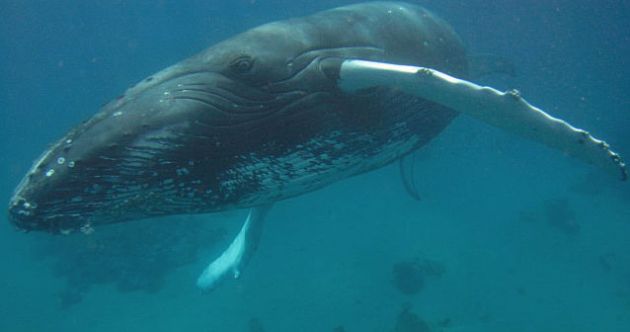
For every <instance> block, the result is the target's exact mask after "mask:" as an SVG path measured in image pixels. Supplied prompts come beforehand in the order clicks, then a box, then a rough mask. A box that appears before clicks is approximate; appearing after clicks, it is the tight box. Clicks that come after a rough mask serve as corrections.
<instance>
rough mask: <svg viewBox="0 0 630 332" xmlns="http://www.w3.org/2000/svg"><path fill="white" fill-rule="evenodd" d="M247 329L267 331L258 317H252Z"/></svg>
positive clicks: (254, 331)
mask: <svg viewBox="0 0 630 332" xmlns="http://www.w3.org/2000/svg"><path fill="white" fill-rule="evenodd" d="M247 331H248V332H265V329H264V328H263V325H262V322H261V321H260V319H258V318H255V317H253V318H250V319H249V322H247Z"/></svg>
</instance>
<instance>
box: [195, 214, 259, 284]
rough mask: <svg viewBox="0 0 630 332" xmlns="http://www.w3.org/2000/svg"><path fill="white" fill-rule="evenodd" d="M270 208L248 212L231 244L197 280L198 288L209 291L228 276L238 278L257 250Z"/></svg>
mask: <svg viewBox="0 0 630 332" xmlns="http://www.w3.org/2000/svg"><path fill="white" fill-rule="evenodd" d="M270 208H271V206H270V205H268V206H261V207H254V208H251V209H250V210H249V214H248V215H247V219H245V222H244V223H243V226H242V227H241V229H240V231H239V232H238V234H237V235H236V237H235V238H234V240H232V243H230V245H229V246H228V247H227V249H225V251H223V253H222V254H221V255H220V256H219V257H218V258H217V259H215V260H214V261H212V262H211V263H210V264H209V265H208V266H207V267H206V268H205V270H204V271H203V272H202V273H201V275H200V276H199V278H198V279H197V286H198V287H199V288H201V289H204V290H210V289H213V288H214V287H216V285H217V284H218V283H219V282H221V281H222V280H223V279H225V278H226V277H229V276H230V275H231V276H232V277H233V278H238V277H239V276H240V274H241V271H242V269H243V268H244V267H245V265H246V264H247V263H248V262H249V259H250V258H251V257H252V255H253V254H254V252H255V251H256V248H258V243H259V242H260V236H261V234H262V230H263V224H264V220H265V216H266V214H267V212H268V211H269V209H270Z"/></svg>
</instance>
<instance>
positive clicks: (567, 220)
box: [544, 198, 580, 235]
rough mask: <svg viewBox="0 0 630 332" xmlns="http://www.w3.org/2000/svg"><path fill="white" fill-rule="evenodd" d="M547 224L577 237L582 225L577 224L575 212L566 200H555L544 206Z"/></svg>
mask: <svg viewBox="0 0 630 332" xmlns="http://www.w3.org/2000/svg"><path fill="white" fill-rule="evenodd" d="M544 211H545V217H546V219H547V223H548V224H549V225H551V226H553V227H555V228H556V229H558V230H561V231H562V232H563V233H565V234H568V235H576V234H578V233H579V232H580V224H579V223H578V222H577V218H576V216H575V212H573V210H572V209H571V206H570V205H569V200H568V199H566V198H561V199H553V200H549V201H546V202H545V204H544Z"/></svg>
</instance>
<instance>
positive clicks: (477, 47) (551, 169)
mask: <svg viewBox="0 0 630 332" xmlns="http://www.w3.org/2000/svg"><path fill="white" fill-rule="evenodd" d="M355 2H357V1H339V0H337V1H332V0H320V1H302V0H293V1H289V0H283V1H280V0H274V1H266V0H233V1H216V0H215V1H208V0H205V1H202V0H197V1H175V0H162V1H129V0H128V1H115V0H104V1H97V0H91V1H78V0H75V1H71V0H57V1H44V0H40V1H34V0H0V116H1V118H2V121H1V122H0V126H1V127H0V144H2V145H1V147H2V150H1V151H2V152H1V153H0V169H1V171H0V175H1V177H0V201H3V202H7V203H8V201H9V198H10V196H11V193H12V190H13V188H15V186H16V185H17V184H18V182H19V180H20V179H21V177H22V176H23V175H24V174H25V172H26V171H27V170H28V168H29V167H30V165H31V163H32V161H33V160H34V159H35V158H36V157H37V156H38V155H39V153H41V152H42V151H43V150H44V149H45V148H46V147H47V145H48V144H50V143H51V142H53V141H54V140H56V139H58V138H59V137H61V136H62V135H63V134H64V133H65V132H66V131H67V130H69V129H70V128H71V127H72V126H73V125H75V124H77V123H79V122H80V121H82V120H85V119H87V118H88V117H89V116H91V115H92V114H94V113H95V112H96V111H97V110H98V108H99V107H100V106H101V105H103V104H104V103H106V102H108V101H109V100H111V99H113V98H114V97H116V96H117V95H119V94H120V93H121V92H123V91H124V90H125V89H126V88H127V87H129V86H131V85H133V84H135V83H136V82H137V81H139V80H140V79H142V78H144V77H146V76H147V75H149V74H151V73H154V72H156V71H158V70H160V69H162V68H164V67H166V66H168V65H170V64H173V63H175V62H177V61H179V60H181V59H183V58H185V57H188V56H190V55H193V54H195V53H196V52H198V51H200V50H202V49H204V48H205V47H207V46H209V45H211V44H213V43H216V42H218V41H220V40H222V39H225V38H228V37H230V36H232V35H234V34H236V33H238V32H241V31H243V30H245V29H248V28H251V27H255V26H257V25H259V24H262V23H265V22H269V21H273V20H279V19H285V18H290V17H297V16H303V15H308V14H311V13H313V12H316V11H319V10H323V9H327V8H331V7H335V6H340V5H345V4H350V3H355ZM409 2H412V3H417V4H420V5H423V6H425V7H427V8H428V9H430V10H432V11H434V12H435V13H437V14H438V15H439V16H441V17H442V18H444V19H445V20H447V21H448V22H449V23H451V24H452V26H453V27H454V28H455V30H456V31H457V32H458V33H459V34H460V35H461V37H462V38H463V40H464V42H465V44H466V45H467V48H468V50H469V53H470V54H494V55H500V56H503V57H506V58H508V59H509V60H510V61H511V62H513V63H514V64H515V65H516V70H517V76H515V77H510V76H503V75H497V76H492V77H486V78H484V79H482V80H478V82H481V83H484V84H488V85H492V86H494V87H496V88H499V89H508V88H517V89H519V90H520V91H521V93H522V94H523V95H524V97H525V98H526V99H527V100H528V101H530V102H531V103H533V104H534V105H536V106H539V107H541V108H542V109H544V110H546V111H548V112H549V113H552V114H553V115H556V116H558V117H561V118H563V119H565V120H567V121H569V122H570V123H572V124H574V125H576V126H577V127H581V128H585V129H588V130H589V131H591V132H592V133H593V134H594V135H595V136H596V137H598V138H602V139H605V140H606V141H607V142H608V143H610V144H611V146H612V147H613V149H616V150H617V151H618V152H620V153H621V154H622V156H625V157H626V158H627V159H628V158H630V116H629V112H630V97H628V92H627V90H628V89H629V88H630V63H629V59H630V57H629V54H630V28H629V27H630V2H629V1H623V0H618V1H615V0H603V1H596V0H550V1H534V0H526V1H508V0H505V1H485V0H466V1H463V0H460V1H449V0H433V1H430V0H426V1H409ZM415 177H416V181H417V185H418V189H419V191H420V195H421V197H422V200H421V201H420V202H418V201H416V200H414V199H412V198H411V197H410V196H409V195H407V194H406V192H405V190H404V187H403V186H402V183H401V180H400V176H399V173H398V166H397V165H396V164H394V165H390V166H387V167H384V168H382V169H380V170H378V171H375V172H371V173H368V174H364V175H361V176H357V177H353V178H350V179H347V180H344V181H341V182H338V183H336V184H334V185H332V186H329V187H327V188H325V189H323V190H319V191H317V192H314V193H311V194H307V195H303V196H301V197H298V198H294V199H290V200H287V201H283V202H280V203H278V204H276V205H275V207H274V209H273V210H272V211H271V212H270V214H269V216H268V221H267V223H266V229H265V232H264V236H263V239H262V241H261V244H260V247H259V249H258V252H257V254H256V256H255V257H254V259H253V260H252V262H251V263H250V265H249V267H248V268H247V269H246V270H245V271H244V273H243V275H242V277H241V278H240V279H238V280H236V281H234V280H230V281H229V282H225V283H224V284H222V285H221V287H219V288H218V289H216V290H214V291H212V292H210V293H203V292H201V291H200V290H198V289H197V288H196V287H195V280H196V278H197V275H198V273H200V272H201V270H202V269H203V267H204V266H205V264H207V263H208V262H209V261H210V260H211V259H213V258H214V257H215V256H216V255H217V254H218V253H219V252H220V251H221V250H222V249H223V248H224V247H225V246H226V245H227V243H229V241H230V239H231V237H232V236H233V234H234V233H235V232H236V231H237V229H238V227H240V224H241V222H242V221H243V218H244V217H245V212H246V211H229V212H225V213H218V214H213V215H195V216H178V217H172V218H162V219H160V220H155V219H154V220H144V221H138V222H132V223H125V224H117V225H113V226H107V227H99V228H96V230H95V232H94V233H93V234H90V235H83V234H78V235H72V236H51V235H48V234H34V233H29V234H24V233H20V232H17V231H15V230H14V229H13V228H12V226H11V225H10V224H9V223H8V221H7V220H6V219H7V217H6V213H4V214H2V217H1V219H2V220H1V222H0V263H1V265H0V276H1V277H0V331H7V332H9V331H11V332H12V331H153V332H157V331H244V332H247V331H249V332H253V331H255V332H261V331H266V332H273V331H305V332H306V331H336V332H342V331H346V332H356V331H363V332H365V331H385V332H389V331H397V332H417V331H423V332H426V331H457V332H459V331H571V332H577V331H630V185H628V183H620V182H618V181H617V180H616V179H612V178H609V177H607V175H605V174H600V172H598V170H596V169H594V168H592V167H590V166H587V165H583V164H582V163H580V162H578V161H575V160H572V159H569V158H567V157H565V156H562V155H561V154H559V153H557V152H556V151H551V150H549V149H547V148H545V147H542V146H540V145H537V144H535V143H531V142H529V141H525V140H522V139H519V138H516V137H514V136H512V135H510V134H508V133H505V132H502V131H500V130H497V129H494V128H491V127H489V126H487V125H485V124H482V123H479V122H477V121H475V120H472V119H469V118H467V117H464V116H461V117H459V118H458V119H456V120H455V122H454V123H453V124H452V125H450V126H449V127H448V128H447V129H446V130H445V131H444V132H443V133H442V134H441V135H440V136H439V137H438V138H437V139H435V140H434V141H433V142H432V143H431V144H429V145H428V146H425V147H424V148H422V149H421V150H420V151H418V152H416V163H415Z"/></svg>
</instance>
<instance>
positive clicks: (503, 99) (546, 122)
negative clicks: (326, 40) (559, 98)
mask: <svg viewBox="0 0 630 332" xmlns="http://www.w3.org/2000/svg"><path fill="white" fill-rule="evenodd" d="M330 64H333V65H334V66H333V68H332V72H331V68H330V67H328V68H326V66H324V67H323V68H324V69H326V70H327V75H329V76H330V77H337V78H338V79H339V82H338V85H339V87H340V88H341V90H342V91H345V92H349V93H351V92H354V91H357V90H361V89H365V88H369V87H374V86H388V87H392V88H397V89H400V90H401V91H404V92H405V93H409V94H412V95H415V96H418V97H421V98H424V99H427V100H430V101H433V102H435V103H438V104H441V105H444V106H447V107H449V108H451V109H453V110H455V111H458V112H461V113H464V114H467V115H470V116H472V117H474V118H476V119H478V120H481V121H483V122H486V123H488V124H490V125H493V126H495V127H498V128H501V129H505V130H507V131H509V132H512V133H515V134H517V135H520V136H523V137H525V138H528V139H531V140H534V141H537V142H540V143H542V144H545V145H547V146H549V147H552V148H555V149H558V150H560V151H562V152H564V153H566V154H567V155H570V156H573V157H576V158H578V159H581V160H583V161H585V162H588V163H591V164H594V165H597V166H599V167H601V168H603V169H605V170H607V171H608V172H609V173H611V174H613V175H615V176H617V177H620V178H621V180H627V178H628V172H627V170H626V165H625V164H624V162H623V160H622V159H621V157H620V156H619V155H618V154H616V153H615V152H613V151H612V150H610V148H609V146H608V144H606V142H604V141H601V140H598V139H596V138H594V137H593V136H591V134H589V133H588V132H587V131H584V130H582V129H577V128H575V127H573V126H571V125H570V124H568V123H566V122H565V121H563V120H561V119H557V118H554V117H552V116H551V115H549V114H547V113H545V112H543V111H542V110H541V109H539V108H536V107H535V106H532V105H531V104H529V103H528V102H527V101H525V99H523V98H522V97H521V96H520V94H519V93H518V91H516V90H513V91H508V92H500V91H497V90H495V89H493V88H490V87H484V86H479V85H477V84H475V83H471V82H468V81H465V80H461V79H458V78H455V77H452V76H449V75H447V74H444V73H442V72H439V71H437V70H434V69H430V68H424V67H415V66H402V65H395V64H389V63H382V62H372V61H363V60H346V61H343V62H341V63H332V62H331V63H330ZM325 65H328V64H325ZM335 69H336V70H335ZM335 71H336V72H335Z"/></svg>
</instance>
